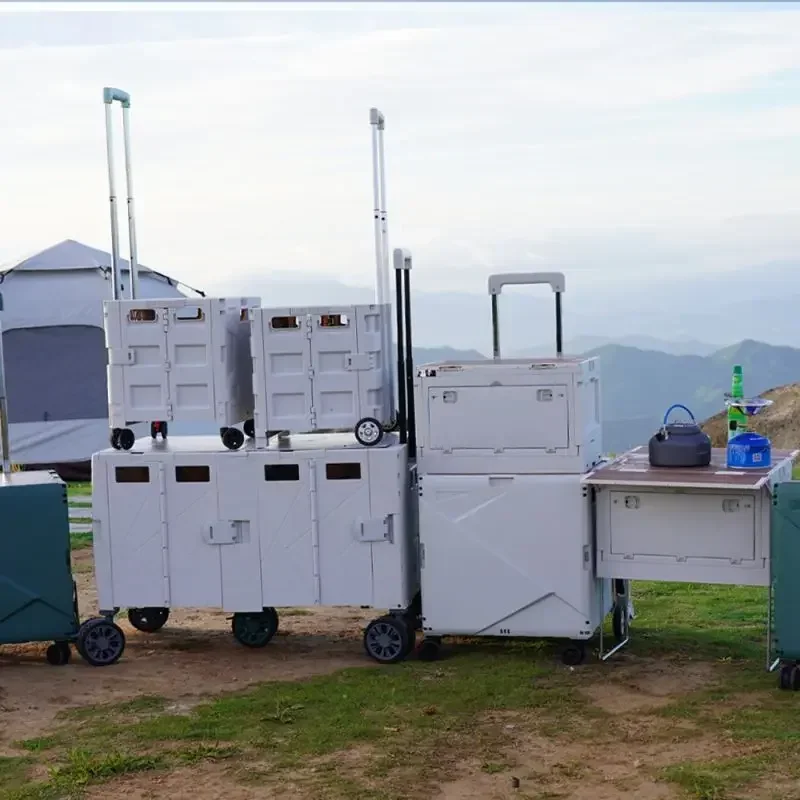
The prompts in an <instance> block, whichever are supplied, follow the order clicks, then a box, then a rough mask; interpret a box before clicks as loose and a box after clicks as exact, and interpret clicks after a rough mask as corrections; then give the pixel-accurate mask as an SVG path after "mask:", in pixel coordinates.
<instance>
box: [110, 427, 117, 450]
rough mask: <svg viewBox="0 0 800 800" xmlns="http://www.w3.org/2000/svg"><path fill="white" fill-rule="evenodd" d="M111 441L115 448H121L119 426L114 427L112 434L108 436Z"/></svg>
mask: <svg viewBox="0 0 800 800" xmlns="http://www.w3.org/2000/svg"><path fill="white" fill-rule="evenodd" d="M108 440H109V442H111V446H112V447H113V448H114V449H115V450H119V449H120V447H119V428H112V429H111V434H110V435H109V437H108Z"/></svg>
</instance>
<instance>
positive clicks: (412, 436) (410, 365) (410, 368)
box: [403, 269, 417, 458]
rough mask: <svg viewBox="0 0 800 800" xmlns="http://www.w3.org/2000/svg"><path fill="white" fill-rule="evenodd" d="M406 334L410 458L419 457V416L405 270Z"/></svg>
mask: <svg viewBox="0 0 800 800" xmlns="http://www.w3.org/2000/svg"><path fill="white" fill-rule="evenodd" d="M403 290H404V291H403V294H404V295H405V296H404V298H403V300H404V304H403V305H404V308H403V311H404V316H405V334H406V400H407V402H408V457H409V458H416V457H417V427H416V426H417V415H416V409H415V403H414V352H413V349H412V344H411V270H410V269H404V270H403Z"/></svg>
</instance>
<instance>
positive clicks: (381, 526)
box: [356, 514, 394, 543]
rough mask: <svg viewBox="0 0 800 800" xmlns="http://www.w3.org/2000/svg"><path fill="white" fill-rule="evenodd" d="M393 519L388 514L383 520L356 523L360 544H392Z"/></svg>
mask: <svg viewBox="0 0 800 800" xmlns="http://www.w3.org/2000/svg"><path fill="white" fill-rule="evenodd" d="M393 521H394V517H393V516H392V515H391V514H389V515H388V516H386V517H384V518H383V519H368V520H362V521H361V522H358V523H356V524H357V525H358V539H359V541H361V542H390V543H393V542H394V524H393Z"/></svg>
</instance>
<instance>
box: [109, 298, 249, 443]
mask: <svg viewBox="0 0 800 800" xmlns="http://www.w3.org/2000/svg"><path fill="white" fill-rule="evenodd" d="M260 302H261V301H260V300H259V298H255V297H243V298H238V297H237V298H176V299H152V300H146V299H133V300H110V301H106V302H105V303H104V305H103V311H104V320H105V332H106V347H107V349H108V406H109V419H110V423H111V427H112V429H113V430H114V431H115V434H114V435H115V437H116V444H119V445H120V446H121V447H122V448H123V449H129V448H130V447H132V446H133V442H134V436H133V433H132V432H131V431H130V430H129V429H128V428H127V426H128V425H130V424H131V423H134V422H153V423H160V425H159V426H154V427H153V435H154V436H155V434H156V432H160V433H161V434H162V436H163V435H165V434H166V429H165V427H164V423H168V422H172V421H178V422H213V423H216V424H217V425H219V427H220V429H221V432H222V431H223V430H224V429H232V426H234V425H236V424H240V423H242V422H245V423H247V424H246V428H248V429H249V428H250V425H251V424H252V423H249V422H248V421H249V420H251V419H252V417H253V379H252V361H251V357H250V323H249V312H250V309H251V308H252V307H254V306H258V305H260ZM247 433H248V435H252V429H249V430H247ZM243 441H244V436H243V435H242V434H241V431H238V430H236V429H232V431H231V432H230V433H229V434H228V437H227V445H228V446H230V447H231V448H232V449H235V448H236V447H240V446H241V444H242V443H243ZM112 444H114V441H113V439H112Z"/></svg>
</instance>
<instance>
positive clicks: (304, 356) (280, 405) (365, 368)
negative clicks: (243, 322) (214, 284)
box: [251, 304, 394, 446]
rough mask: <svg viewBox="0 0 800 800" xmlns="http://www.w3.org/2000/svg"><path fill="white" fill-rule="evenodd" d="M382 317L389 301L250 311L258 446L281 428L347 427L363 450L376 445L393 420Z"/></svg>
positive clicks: (294, 430)
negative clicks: (363, 447)
mask: <svg viewBox="0 0 800 800" xmlns="http://www.w3.org/2000/svg"><path fill="white" fill-rule="evenodd" d="M387 315H389V317H391V306H390V305H388V304H387V305H383V306H378V305H360V306H338V307H318V308H257V309H253V310H252V312H251V324H252V337H253V338H252V355H253V388H254V393H255V416H254V418H255V428H256V437H257V441H258V442H259V446H263V445H264V444H265V439H266V437H267V435H268V432H274V433H277V432H281V431H287V432H289V433H310V432H322V431H344V430H351V431H355V433H356V437H357V439H358V440H359V442H360V443H361V444H363V445H365V446H370V445H374V444H377V443H378V442H379V441H380V440H381V438H382V437H383V433H384V430H385V429H386V428H388V427H391V425H392V424H393V422H394V403H393V398H392V396H391V369H392V368H393V367H392V364H391V363H390V362H391V352H390V350H389V349H388V348H386V347H385V345H384V343H383V339H384V337H383V336H382V333H381V331H382V326H383V325H384V323H385V317H386V316H387Z"/></svg>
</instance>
